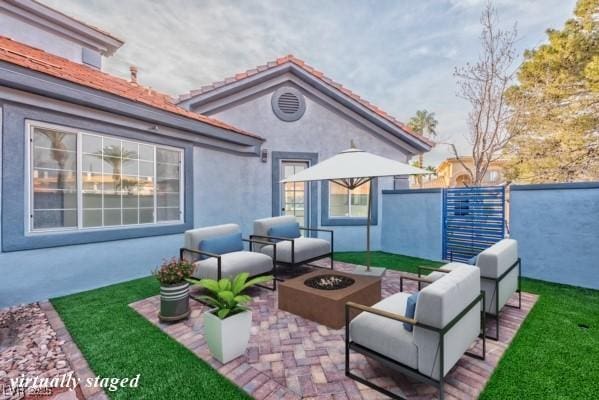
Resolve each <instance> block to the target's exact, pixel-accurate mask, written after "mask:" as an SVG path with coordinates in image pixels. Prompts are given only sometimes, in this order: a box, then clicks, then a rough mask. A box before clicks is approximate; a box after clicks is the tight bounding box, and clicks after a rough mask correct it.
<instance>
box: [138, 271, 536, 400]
mask: <svg viewBox="0 0 599 400" xmlns="http://www.w3.org/2000/svg"><path fill="white" fill-rule="evenodd" d="M319 263H320V266H323V267H326V266H328V265H327V264H326V261H320V262H319ZM354 268H355V266H354V265H351V264H347V263H342V262H337V263H336V264H335V269H336V270H340V271H348V272H350V271H353V270H354ZM402 275H405V274H402V273H399V272H397V271H387V274H386V276H385V277H383V280H382V297H388V296H390V295H392V294H394V293H397V292H399V289H400V278H401V276H402ZM416 290H417V283H416V281H409V282H405V283H404V291H407V292H414V291H416ZM251 295H252V296H253V297H254V299H253V301H252V303H251V304H250V306H251V308H252V310H253V312H254V320H253V325H252V336H251V339H250V344H249V347H248V350H247V352H246V355H245V356H242V357H239V358H237V359H235V360H233V361H231V362H229V363H227V364H225V365H223V364H221V363H219V362H218V361H217V360H216V359H214V358H213V357H212V355H211V353H210V351H209V349H208V347H207V345H206V341H205V340H204V338H203V336H202V330H203V313H204V312H205V311H206V306H204V305H202V304H200V303H196V302H193V304H192V312H191V316H190V318H189V320H187V321H185V322H181V323H178V324H170V325H169V324H163V323H160V322H159V321H158V318H157V311H158V309H159V307H160V299H159V297H158V296H153V297H150V298H147V299H143V300H140V301H137V302H134V303H132V304H131V305H130V306H131V307H132V308H133V309H135V310H136V311H137V312H139V313H140V314H141V315H142V316H143V317H144V318H146V319H148V320H149V321H150V322H151V323H152V324H154V325H156V326H158V327H159V328H160V329H161V330H162V331H163V332H165V333H166V334H168V335H169V336H170V337H172V338H173V339H175V340H177V341H178V342H179V343H180V344H182V345H183V346H185V347H186V348H187V349H189V350H190V351H191V352H193V353H194V354H195V355H197V356H198V357H199V358H201V359H202V360H204V361H206V362H207V363H208V364H209V365H211V366H212V367H214V368H215V369H216V370H217V371H218V372H219V373H220V374H222V375H224V376H225V377H227V378H229V379H230V380H231V381H232V382H233V383H235V384H236V385H237V386H239V387H240V388H242V389H243V390H244V391H245V392H247V393H248V394H249V395H251V396H252V397H254V398H256V399H264V398H269V399H274V398H290V399H291V398H294V399H299V398H313V397H317V396H324V397H322V398H335V399H337V398H339V399H344V398H348V399H359V398H364V399H372V398H386V396H384V395H383V394H381V393H378V392H376V391H374V390H373V389H371V388H369V387H367V386H365V385H362V384H360V383H357V382H356V381H354V380H352V379H350V378H348V377H346V376H345V372H344V368H345V365H344V358H345V342H344V335H345V333H344V331H343V329H337V330H336V329H330V328H327V327H325V326H323V325H320V324H318V323H315V322H312V321H310V320H307V319H304V318H301V317H299V316H296V315H294V314H291V313H288V312H285V311H281V310H280V309H278V307H277V295H278V292H272V291H267V290H263V289H258V288H256V289H253V290H252V292H251ZM510 301H514V302H515V303H517V296H514V297H513V299H512V300H510ZM536 301H537V296H535V295H532V294H528V293H523V294H522V308H521V309H516V308H508V309H506V310H504V312H502V313H501V315H500V319H499V321H500V324H501V325H502V330H501V337H500V340H499V341H487V349H486V358H485V360H478V359H474V358H470V357H467V356H464V357H461V358H460V359H459V361H458V363H457V364H456V366H455V367H454V368H453V369H452V370H451V371H450V372H449V374H448V375H447V376H446V384H445V388H446V398H458V399H468V398H477V396H478V395H479V394H480V393H481V391H482V390H483V389H484V387H485V385H486V383H487V381H488V380H489V378H490V377H491V375H492V374H493V371H494V369H495V367H496V366H497V364H498V363H499V360H500V359H501V357H502V355H503V353H504V352H505V351H506V349H507V348H508V346H509V344H510V343H511V341H512V339H513V338H514V336H515V335H516V333H517V332H518V330H519V329H520V327H521V325H522V323H523V321H524V320H525V319H526V316H527V315H528V313H529V312H530V310H531V309H532V307H533V306H534V304H535V302H536ZM492 324H493V323H491V326H490V329H493V325H492ZM470 350H471V351H472V352H474V353H477V352H478V353H480V351H481V343H480V340H479V341H477V342H476V344H475V345H474V346H473V348H472V349H470ZM350 365H351V369H352V372H353V373H356V374H357V375H360V376H362V377H364V378H365V379H368V380H369V381H372V382H376V383H377V384H378V385H381V386H383V387H384V388H385V389H386V390H389V391H391V392H393V393H397V394H401V395H403V396H407V398H437V396H438V392H437V389H436V388H435V387H434V386H431V385H427V384H422V383H418V382H415V381H413V380H410V379H408V378H406V377H405V376H403V375H399V374H396V373H394V372H393V371H392V370H390V369H388V368H385V367H384V366H382V365H381V364H379V363H377V362H374V361H370V360H368V359H366V358H364V357H363V356H361V355H358V354H354V353H352V354H351V359H350Z"/></svg>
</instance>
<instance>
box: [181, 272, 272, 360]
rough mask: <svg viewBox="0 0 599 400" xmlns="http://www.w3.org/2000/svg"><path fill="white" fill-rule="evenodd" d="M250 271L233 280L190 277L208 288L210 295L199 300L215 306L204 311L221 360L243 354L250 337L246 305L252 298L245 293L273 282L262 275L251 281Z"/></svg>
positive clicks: (211, 342) (211, 341) (209, 337)
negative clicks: (261, 284)
mask: <svg viewBox="0 0 599 400" xmlns="http://www.w3.org/2000/svg"><path fill="white" fill-rule="evenodd" d="M248 277H249V274H248V273H247V272H243V273H241V274H239V275H237V276H236V277H235V278H234V279H233V281H231V280H230V279H227V278H224V279H221V280H219V281H215V280H213V279H202V280H199V281H198V280H195V279H188V281H189V282H191V283H194V284H196V285H198V286H201V287H203V288H205V289H206V290H208V294H207V295H203V296H197V300H199V301H201V302H203V303H206V304H208V306H210V307H213V309H212V310H210V311H208V312H206V313H204V337H205V338H206V342H207V343H208V348H209V349H210V351H211V352H212V355H213V356H214V357H215V358H216V359H217V360H218V361H220V362H221V363H223V364H226V363H228V362H229V361H231V360H233V359H235V358H237V357H239V356H241V355H243V354H244V353H245V350H246V348H247V345H248V342H249V340H250V330H251V328H252V312H251V310H250V309H248V308H247V307H246V306H245V304H247V303H249V302H250V300H251V299H252V298H251V297H250V296H248V295H246V294H243V292H244V291H245V290H246V289H248V288H250V287H252V286H254V285H256V284H259V283H264V282H268V281H271V280H272V279H273V277H272V276H260V277H256V278H253V279H250V280H249V281H248Z"/></svg>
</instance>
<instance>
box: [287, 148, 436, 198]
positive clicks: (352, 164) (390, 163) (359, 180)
mask: <svg viewBox="0 0 599 400" xmlns="http://www.w3.org/2000/svg"><path fill="white" fill-rule="evenodd" d="M422 174H430V172H429V171H425V170H423V169H421V168H416V167H412V166H411V165H408V164H404V163H401V162H399V161H395V160H391V159H389V158H385V157H381V156H377V155H375V154H372V153H368V152H366V151H363V150H360V149H356V148H351V149H348V150H345V151H342V152H341V153H339V154H337V155H335V156H333V157H331V158H328V159H326V160H324V161H322V162H320V163H318V164H316V165H314V166H313V167H310V168H307V169H305V170H303V171H301V172H299V173H297V174H295V175H293V176H290V177H288V178H286V179H284V180H282V181H281V182H282V183H286V182H308V181H328V180H330V181H333V182H335V183H338V184H340V185H341V186H344V187H346V188H348V189H355V188H356V187H358V186H360V185H362V184H363V183H366V182H368V181H369V180H370V179H372V178H376V177H384V176H397V175H422Z"/></svg>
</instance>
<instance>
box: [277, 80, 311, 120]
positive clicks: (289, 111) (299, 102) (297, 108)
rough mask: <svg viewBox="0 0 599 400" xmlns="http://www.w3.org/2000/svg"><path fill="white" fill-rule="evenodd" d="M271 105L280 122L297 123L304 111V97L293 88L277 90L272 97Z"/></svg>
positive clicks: (286, 87)
mask: <svg viewBox="0 0 599 400" xmlns="http://www.w3.org/2000/svg"><path fill="white" fill-rule="evenodd" d="M271 103H272V110H273V112H274V113H275V115H276V116H277V117H278V118H279V119H280V120H281V121H286V122H292V121H297V120H298V119H300V118H301V117H302V115H304V112H305V111H306V101H305V99H304V96H303V95H302V94H301V93H300V91H299V90H297V89H295V88H293V87H288V86H285V87H282V88H279V89H277V91H276V92H274V93H273V95H272V101H271Z"/></svg>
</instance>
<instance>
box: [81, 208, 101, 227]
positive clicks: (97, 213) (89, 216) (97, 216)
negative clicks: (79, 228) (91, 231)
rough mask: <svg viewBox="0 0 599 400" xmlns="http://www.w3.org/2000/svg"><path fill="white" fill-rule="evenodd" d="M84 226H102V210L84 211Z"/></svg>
mask: <svg viewBox="0 0 599 400" xmlns="http://www.w3.org/2000/svg"><path fill="white" fill-rule="evenodd" d="M83 226H84V227H86V228H91V227H98V226H102V210H83Z"/></svg>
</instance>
